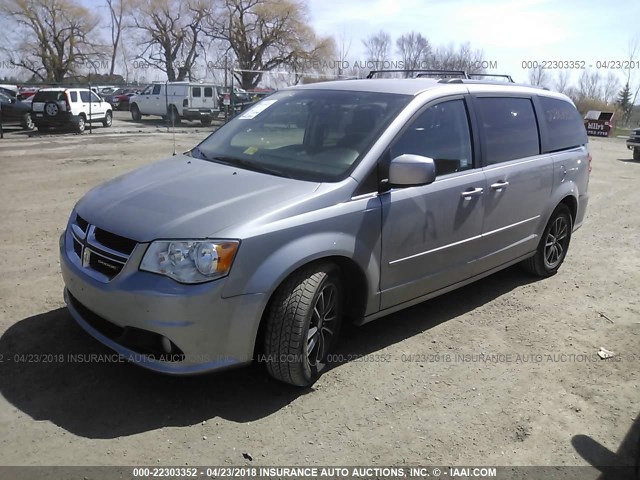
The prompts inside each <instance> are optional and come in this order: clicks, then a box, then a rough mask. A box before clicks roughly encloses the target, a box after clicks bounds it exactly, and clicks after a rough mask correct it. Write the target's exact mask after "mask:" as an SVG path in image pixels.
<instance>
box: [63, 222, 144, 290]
mask: <svg viewBox="0 0 640 480" xmlns="http://www.w3.org/2000/svg"><path fill="white" fill-rule="evenodd" d="M72 223H73V226H72V228H71V234H72V238H73V252H74V253H75V254H76V255H77V256H78V259H79V263H80V265H81V266H82V267H83V268H86V269H88V270H90V271H93V272H96V274H95V275H93V276H94V278H97V279H98V280H101V281H110V280H112V279H113V278H115V276H116V275H118V274H119V273H120V272H121V271H122V269H123V268H124V266H125V265H126V263H127V260H128V259H129V256H130V255H131V253H133V250H134V249H135V248H136V245H137V242H136V241H135V240H131V239H130V238H126V237H122V236H120V235H116V234H115V233H111V232H108V231H107V230H103V229H101V228H98V227H96V226H95V225H92V224H90V223H89V222H88V221H86V220H85V219H83V218H82V217H81V216H80V215H77V214H76V216H75V218H74V219H73V221H72ZM79 230H80V231H81V232H79ZM97 274H99V275H97ZM105 277H106V279H105Z"/></svg>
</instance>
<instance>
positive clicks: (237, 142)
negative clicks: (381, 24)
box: [60, 78, 591, 386]
mask: <svg viewBox="0 0 640 480" xmlns="http://www.w3.org/2000/svg"><path fill="white" fill-rule="evenodd" d="M590 163H591V156H590V155H589V152H588V149H587V136H586V132H585V129H584V126H583V124H582V119H581V117H580V115H579V114H578V112H577V111H576V109H575V107H574V105H573V104H572V103H571V101H570V100H569V99H568V98H567V97H566V96H564V95H561V94H558V93H552V92H549V91H546V90H543V89H538V88H532V87H526V86H518V85H515V84H504V83H500V84H498V83H491V82H483V81H473V80H458V79H456V80H436V79H429V78H416V79H403V80H399V79H369V80H349V81H335V82H326V83H318V84H312V85H303V86H298V87H295V88H290V89H286V90H282V91H279V92H276V93H274V94H273V95H271V96H269V97H268V98H266V99H264V100H262V101H261V102H259V103H257V104H256V105H254V106H253V107H252V108H250V109H249V110H247V111H245V112H243V113H242V114H240V115H239V116H237V117H236V118H235V119H233V120H232V121H230V122H229V123H227V124H226V125H224V126H223V127H222V128H220V129H219V130H217V131H216V132H214V133H213V134H211V135H210V136H209V137H208V138H207V139H206V140H204V141H203V142H202V143H200V144H199V145H198V146H196V147H195V148H193V149H192V150H190V151H189V152H187V153H185V154H183V155H178V156H174V157H171V158H168V159H166V160H164V161H161V162H158V163H154V164H152V165H149V166H146V167H143V168H140V169H138V170H136V171H134V172H131V173H128V174H126V175H123V176H121V177H119V178H115V179H113V180H111V181H109V182H107V183H105V184H103V185H100V186H98V187H96V188H94V189H93V190H91V191H90V192H89V193H87V194H86V195H85V196H84V198H82V199H81V200H80V201H79V202H78V203H77V205H76V206H75V208H74V210H73V212H72V213H71V216H70V219H69V223H68V226H67V228H66V230H65V232H64V234H63V235H62V237H61V238H60V255H61V267H62V275H63V277H64V283H65V286H66V287H65V291H64V296H65V300H66V303H67V305H68V308H69V311H70V313H71V315H72V316H73V317H74V318H75V320H76V321H77V322H78V323H79V324H80V326H81V327H82V328H84V329H85V330H86V331H87V332H88V333H89V334H91V335H92V336H93V337H95V338H96V339H98V340H99V341H100V342H102V343H103V344H105V345H107V346H108V347H110V348H111V349H113V350H115V351H116V352H118V353H119V354H121V355H122V356H124V357H125V358H127V359H129V360H130V361H132V362H135V363H137V364H139V365H141V366H144V367H146V368H149V369H152V370H155V371H158V372H163V373H167V374H179V375H182V374H194V373H201V372H208V371H214V370H219V369H223V368H228V367H232V366H238V365H243V364H247V363H250V362H252V361H255V360H256V359H258V360H259V361H260V362H262V363H264V364H265V365H266V368H267V370H268V372H269V373H270V374H271V375H272V376H273V377H275V378H276V379H278V380H281V381H283V382H287V383H290V384H294V385H299V386H306V385H310V384H312V383H313V382H314V381H315V379H316V378H317V377H318V375H319V374H320V373H321V372H322V370H323V368H325V366H326V365H327V363H328V362H327V359H328V358H329V359H331V356H330V355H329V354H330V352H331V351H332V349H333V348H334V347H335V344H336V340H337V338H338V335H339V332H340V327H341V325H344V324H345V322H347V321H349V322H354V323H356V324H363V323H366V322H369V321H371V320H374V319H377V318H379V317H383V316H385V315H388V314H389V313H392V312H395V311H397V310H400V309H403V308H406V307H409V306H411V305H414V304H416V303H419V302H422V301H424V300H427V299H429V298H432V297H434V296H437V295H440V294H442V293H445V292H447V291H450V290H453V289H455V288H458V287H460V286H462V285H465V284H468V283H470V282H473V281H476V280H478V279H480V278H482V277H485V276H487V275H490V274H491V273H493V272H496V271H498V270H500V269H503V268H506V267H508V266H510V265H513V264H515V263H519V262H520V263H522V265H523V266H524V267H525V268H526V269H528V270H529V271H530V272H532V273H533V274H535V275H538V276H542V277H546V276H550V275H553V274H554V273H555V272H556V271H557V270H558V268H559V267H560V265H561V264H562V262H563V260H564V259H565V256H566V254H567V249H568V247H569V241H570V239H571V234H572V232H573V231H574V230H576V229H577V228H578V227H579V226H580V225H581V224H582V221H583V218H584V215H585V210H586V207H587V201H588V194H587V187H588V184H589V173H590V170H591V166H590Z"/></svg>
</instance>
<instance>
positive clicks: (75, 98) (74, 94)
mask: <svg viewBox="0 0 640 480" xmlns="http://www.w3.org/2000/svg"><path fill="white" fill-rule="evenodd" d="M69 96H70V97H71V101H72V102H73V103H76V102H77V101H78V92H69Z"/></svg>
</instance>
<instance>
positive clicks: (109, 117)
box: [102, 112, 113, 127]
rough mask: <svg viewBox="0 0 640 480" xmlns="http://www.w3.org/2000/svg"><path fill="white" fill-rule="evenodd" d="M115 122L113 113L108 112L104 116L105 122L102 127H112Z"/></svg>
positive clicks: (103, 121)
mask: <svg viewBox="0 0 640 480" xmlns="http://www.w3.org/2000/svg"><path fill="white" fill-rule="evenodd" d="M112 122H113V113H111V112H107V113H105V114H104V120H102V126H104V127H110V126H111V123H112Z"/></svg>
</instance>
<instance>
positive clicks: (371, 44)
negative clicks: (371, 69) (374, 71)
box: [362, 30, 391, 68]
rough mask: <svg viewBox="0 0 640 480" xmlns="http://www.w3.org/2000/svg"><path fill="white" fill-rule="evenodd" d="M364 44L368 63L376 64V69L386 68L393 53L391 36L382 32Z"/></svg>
mask: <svg viewBox="0 0 640 480" xmlns="http://www.w3.org/2000/svg"><path fill="white" fill-rule="evenodd" d="M362 44H363V45H364V48H365V49H366V51H367V61H370V62H374V65H375V68H384V63H385V62H386V61H387V60H389V55H390V53H391V36H390V35H389V34H388V33H387V32H385V31H383V30H380V31H379V32H378V33H375V34H373V35H371V36H370V37H369V38H367V39H366V40H363V41H362Z"/></svg>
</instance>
